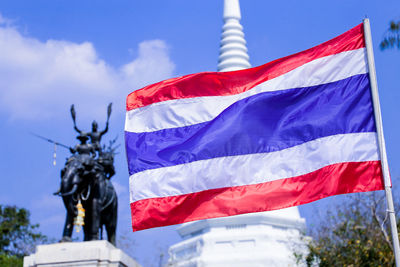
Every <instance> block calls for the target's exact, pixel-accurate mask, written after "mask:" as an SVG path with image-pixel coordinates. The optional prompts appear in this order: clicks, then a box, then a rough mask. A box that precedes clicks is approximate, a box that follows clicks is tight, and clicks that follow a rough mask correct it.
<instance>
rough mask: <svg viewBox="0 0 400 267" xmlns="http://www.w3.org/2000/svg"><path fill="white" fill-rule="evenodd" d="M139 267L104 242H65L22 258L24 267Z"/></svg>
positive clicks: (43, 247)
mask: <svg viewBox="0 0 400 267" xmlns="http://www.w3.org/2000/svg"><path fill="white" fill-rule="evenodd" d="M42 266H43V267H44V266H46V267H50V266H52V267H53V266H54V267H67V266H68V267H71V266H85V267H86V266H87V267H100V266H101V267H140V265H139V264H138V263H137V262H136V261H135V260H133V259H132V258H131V257H130V256H128V255H127V254H125V253H124V252H123V251H122V250H120V249H118V248H116V247H114V246H113V245H112V244H111V243H109V242H108V241H106V240H98V241H86V242H66V243H56V244H50V245H40V246H37V247H36V253H34V254H32V255H30V256H26V257H25V258H24V267H42Z"/></svg>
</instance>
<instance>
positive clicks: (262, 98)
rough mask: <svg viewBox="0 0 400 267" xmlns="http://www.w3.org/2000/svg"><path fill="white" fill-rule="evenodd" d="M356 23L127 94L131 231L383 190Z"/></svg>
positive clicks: (360, 33) (363, 53)
mask: <svg viewBox="0 0 400 267" xmlns="http://www.w3.org/2000/svg"><path fill="white" fill-rule="evenodd" d="M367 64H368V63H367V59H366V51H365V42H364V35H363V27H362V24H360V25H358V26H356V27H354V28H353V29H351V30H350V31H348V32H346V33H344V34H342V35H340V36H338V37H336V38H334V39H332V40H330V41H328V42H325V43H323V44H321V45H318V46H316V47H313V48H311V49H308V50H306V51H303V52H300V53H297V54H294V55H291V56H287V57H285V58H281V59H278V60H275V61H272V62H270V63H267V64H265V65H262V66H259V67H256V68H251V69H246V70H241V71H234V72H223V73H217V72H205V73H198V74H192V75H187V76H183V77H179V78H174V79H169V80H166V81H162V82H159V83H156V84H153V85H149V86H146V87H144V88H142V89H140V90H137V91H134V92H132V93H131V94H130V95H129V96H128V97H127V113H126V122H125V140H126V153H127V159H128V169H129V175H130V206H131V214H132V227H133V230H134V231H137V230H142V229H147V228H152V227H159V226H166V225H171V224H179V223H183V222H189V221H193V220H199V219H207V218H215V217H223V216H230V215H237V214H242V213H249V212H260V211H268V210H275V209H281V208H286V207H291V206H296V205H301V204H304V203H308V202H311V201H315V200H318V199H321V198H324V197H328V196H332V195H337V194H345V193H353V192H363V191H372V190H380V189H383V180H382V171H381V163H380V158H379V152H378V146H377V135H376V127H375V122H374V111H373V105H372V100H371V93H370V82H369V76H368V65H367Z"/></svg>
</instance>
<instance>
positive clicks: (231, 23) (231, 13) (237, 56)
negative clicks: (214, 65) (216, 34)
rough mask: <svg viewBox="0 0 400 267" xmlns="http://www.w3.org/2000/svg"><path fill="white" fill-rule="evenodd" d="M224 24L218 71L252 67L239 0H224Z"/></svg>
mask: <svg viewBox="0 0 400 267" xmlns="http://www.w3.org/2000/svg"><path fill="white" fill-rule="evenodd" d="M223 18H224V26H223V27H222V36H221V46H220V50H219V59H218V71H233V70H241V69H247V68H250V67H251V65H250V63H249V55H248V54H247V47H246V40H245V39H244V33H243V27H242V25H241V24H240V19H241V16H240V6H239V0H224V17H223Z"/></svg>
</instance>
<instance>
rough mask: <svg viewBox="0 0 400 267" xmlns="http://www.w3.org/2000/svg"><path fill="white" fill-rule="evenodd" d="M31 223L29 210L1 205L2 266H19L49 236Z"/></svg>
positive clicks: (0, 245)
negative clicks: (38, 230) (24, 257)
mask: <svg viewBox="0 0 400 267" xmlns="http://www.w3.org/2000/svg"><path fill="white" fill-rule="evenodd" d="M38 227H39V225H38V224H31V223H30V221H29V211H28V210H26V209H24V208H18V207H15V206H4V205H0V266H18V265H21V264H22V258H23V256H25V255H28V254H30V253H32V252H33V251H34V249H35V246H36V245H37V244H39V243H45V242H46V241H47V238H46V237H45V236H44V235H42V234H41V233H39V232H37V228H38Z"/></svg>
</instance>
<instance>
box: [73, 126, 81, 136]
mask: <svg viewBox="0 0 400 267" xmlns="http://www.w3.org/2000/svg"><path fill="white" fill-rule="evenodd" d="M74 129H75V131H77V132H78V133H79V134H82V131H81V130H79V129H78V127H76V124H74Z"/></svg>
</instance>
